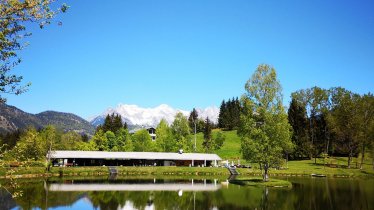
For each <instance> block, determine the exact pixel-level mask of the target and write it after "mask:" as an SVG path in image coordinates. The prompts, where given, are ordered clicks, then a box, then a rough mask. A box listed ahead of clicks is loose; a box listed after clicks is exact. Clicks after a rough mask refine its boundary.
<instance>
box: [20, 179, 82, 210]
mask: <svg viewBox="0 0 374 210" xmlns="http://www.w3.org/2000/svg"><path fill="white" fill-rule="evenodd" d="M17 190H18V191H20V192H22V194H21V195H20V196H18V197H15V198H14V200H15V201H16V203H17V205H18V206H20V207H21V209H35V208H40V209H47V208H50V207H57V206H67V205H71V204H72V203H74V202H75V201H76V200H78V199H79V198H80V197H81V196H82V193H78V192H48V197H47V198H46V195H47V193H46V189H45V188H44V181H43V180H40V181H33V180H27V179H26V180H18V188H17Z"/></svg>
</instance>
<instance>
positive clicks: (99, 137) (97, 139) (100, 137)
mask: <svg viewBox="0 0 374 210" xmlns="http://www.w3.org/2000/svg"><path fill="white" fill-rule="evenodd" d="M91 142H92V144H93V146H94V148H95V150H98V151H108V149H109V148H108V139H107V138H106V136H105V133H104V132H103V131H102V130H99V131H97V132H96V133H95V135H94V136H93V137H92V139H91Z"/></svg>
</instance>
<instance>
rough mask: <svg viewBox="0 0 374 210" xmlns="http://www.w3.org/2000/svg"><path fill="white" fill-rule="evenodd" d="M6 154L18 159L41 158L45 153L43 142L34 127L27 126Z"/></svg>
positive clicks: (43, 157)
mask: <svg viewBox="0 0 374 210" xmlns="http://www.w3.org/2000/svg"><path fill="white" fill-rule="evenodd" d="M8 155H9V156H10V158H11V159H14V160H19V161H26V160H35V161H37V160H43V159H45V155H46V152H45V147H44V142H43V140H42V138H41V136H40V135H39V133H38V132H37V131H36V130H35V128H28V129H27V130H26V132H24V133H23V134H22V135H21V138H20V140H19V141H18V142H17V144H16V146H15V147H14V148H13V149H12V150H11V151H10V152H9V154H8Z"/></svg>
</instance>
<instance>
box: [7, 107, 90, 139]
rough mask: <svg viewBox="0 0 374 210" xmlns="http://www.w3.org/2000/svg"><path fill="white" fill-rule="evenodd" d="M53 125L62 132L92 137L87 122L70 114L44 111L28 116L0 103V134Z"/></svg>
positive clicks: (15, 108) (28, 114)
mask: <svg viewBox="0 0 374 210" xmlns="http://www.w3.org/2000/svg"><path fill="white" fill-rule="evenodd" d="M47 125H54V126H56V127H57V128H59V129H61V130H63V131H75V132H78V133H81V134H90V135H92V134H93V133H94V131H95V127H94V126H92V125H91V124H90V123H89V122H88V121H87V120H85V119H83V118H81V117H79V116H77V115H74V114H71V113H63V112H55V111H45V112H41V113H39V114H30V113H27V112H24V111H22V110H20V109H18V108H17V107H14V106H10V105H7V104H4V103H0V133H6V132H12V131H16V130H17V129H25V128H27V127H29V126H33V127H35V128H37V129H39V128H43V127H45V126H47Z"/></svg>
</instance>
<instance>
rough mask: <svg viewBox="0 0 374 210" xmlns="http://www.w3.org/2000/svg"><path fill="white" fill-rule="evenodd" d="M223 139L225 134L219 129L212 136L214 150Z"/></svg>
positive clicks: (219, 146)
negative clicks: (213, 136)
mask: <svg viewBox="0 0 374 210" xmlns="http://www.w3.org/2000/svg"><path fill="white" fill-rule="evenodd" d="M225 140H226V136H225V134H223V132H221V131H218V132H217V134H216V136H215V138H214V149H215V150H218V149H221V147H222V146H223V143H224V142H225Z"/></svg>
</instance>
